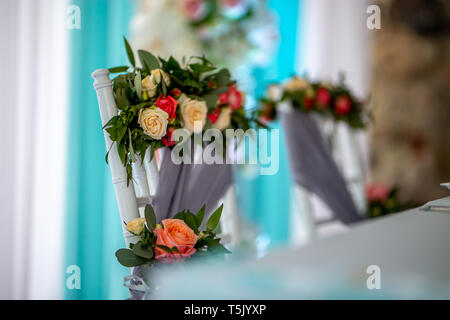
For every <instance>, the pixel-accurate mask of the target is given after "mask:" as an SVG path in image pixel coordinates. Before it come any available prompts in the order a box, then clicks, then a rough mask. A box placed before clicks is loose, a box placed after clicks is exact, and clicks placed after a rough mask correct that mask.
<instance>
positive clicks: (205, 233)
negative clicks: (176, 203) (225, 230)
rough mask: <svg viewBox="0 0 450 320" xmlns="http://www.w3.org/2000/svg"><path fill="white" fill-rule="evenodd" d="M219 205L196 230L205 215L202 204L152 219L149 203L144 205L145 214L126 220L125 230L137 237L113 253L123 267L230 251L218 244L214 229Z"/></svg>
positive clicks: (182, 259) (219, 214)
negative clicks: (191, 209) (191, 210)
mask: <svg viewBox="0 0 450 320" xmlns="http://www.w3.org/2000/svg"><path fill="white" fill-rule="evenodd" d="M222 208H223V205H222V206H220V207H219V208H218V209H217V210H216V211H214V212H213V213H212V215H211V216H210V217H209V219H208V220H207V222H206V224H205V229H203V230H202V231H200V228H201V226H202V224H203V218H204V215H205V206H203V207H202V208H201V209H200V210H199V212H197V213H196V214H193V213H192V212H189V211H181V212H179V213H177V214H176V215H175V216H174V217H173V219H165V220H162V222H161V224H157V223H156V216H155V212H154V211H153V208H152V206H150V205H147V206H146V208H145V218H137V219H134V220H132V221H129V222H128V223H127V224H126V227H127V230H128V231H130V232H131V233H133V234H134V235H136V236H138V237H139V241H138V242H136V243H134V244H130V248H129V249H119V250H117V251H116V257H117V260H118V261H119V263H120V264H122V265H123V266H125V267H137V266H141V265H153V264H156V263H161V264H166V263H175V262H182V261H185V260H186V259H187V258H191V257H192V258H198V257H204V256H205V255H207V256H218V255H224V254H227V253H230V251H228V250H227V249H225V247H224V246H222V244H220V240H221V239H220V238H218V237H217V235H216V234H215V233H214V230H215V229H216V227H217V225H218V224H219V221H220V217H221V215H222Z"/></svg>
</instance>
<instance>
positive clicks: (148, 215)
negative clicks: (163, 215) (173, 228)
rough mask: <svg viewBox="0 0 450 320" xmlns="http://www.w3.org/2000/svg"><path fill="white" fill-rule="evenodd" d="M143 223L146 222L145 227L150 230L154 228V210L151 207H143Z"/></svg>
mask: <svg viewBox="0 0 450 320" xmlns="http://www.w3.org/2000/svg"><path fill="white" fill-rule="evenodd" d="M145 221H147V226H148V227H149V228H150V230H153V229H155V228H156V215H155V210H153V207H152V206H151V205H149V204H148V205H147V206H145Z"/></svg>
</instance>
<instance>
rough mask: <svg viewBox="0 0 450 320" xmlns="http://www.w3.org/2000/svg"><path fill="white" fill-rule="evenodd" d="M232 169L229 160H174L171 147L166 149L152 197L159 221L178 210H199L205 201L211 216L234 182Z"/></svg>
mask: <svg viewBox="0 0 450 320" xmlns="http://www.w3.org/2000/svg"><path fill="white" fill-rule="evenodd" d="M232 181H233V172H232V168H231V165H227V164H205V163H202V164H194V163H193V164H186V163H182V164H175V163H174V162H173V161H172V159H171V155H170V151H169V150H168V149H164V154H163V159H162V163H161V169H160V173H159V185H158V188H157V190H156V195H155V197H154V199H153V203H152V204H153V207H154V209H155V214H156V218H157V220H158V221H161V220H163V219H167V218H171V217H173V216H174V215H175V214H176V213H177V212H179V211H182V210H190V211H192V212H194V213H195V212H197V211H198V210H200V208H201V207H202V206H203V205H204V204H206V211H205V212H206V214H205V218H207V217H208V215H209V214H210V213H212V211H213V210H215V209H216V206H217V204H218V202H219V201H220V199H221V198H222V197H223V196H224V195H225V192H226V191H227V190H228V188H229V187H230V186H231V184H232Z"/></svg>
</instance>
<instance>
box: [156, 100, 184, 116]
mask: <svg viewBox="0 0 450 320" xmlns="http://www.w3.org/2000/svg"><path fill="white" fill-rule="evenodd" d="M155 105H156V106H157V107H158V108H160V109H161V110H163V111H165V112H167V114H168V115H169V119H173V118H175V116H176V114H175V112H176V111H177V105H178V101H177V100H175V99H174V98H173V97H171V96H167V97H164V96H163V95H161V96H160V97H159V98H158V100H156V102H155Z"/></svg>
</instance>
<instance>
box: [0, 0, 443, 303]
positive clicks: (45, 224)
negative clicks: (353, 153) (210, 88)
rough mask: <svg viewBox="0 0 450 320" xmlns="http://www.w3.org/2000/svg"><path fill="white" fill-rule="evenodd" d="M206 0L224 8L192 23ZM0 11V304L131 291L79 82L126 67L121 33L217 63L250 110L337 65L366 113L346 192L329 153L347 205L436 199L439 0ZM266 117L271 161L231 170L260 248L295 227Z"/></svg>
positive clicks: (196, 2) (293, 198) (155, 2)
mask: <svg viewBox="0 0 450 320" xmlns="http://www.w3.org/2000/svg"><path fill="white" fill-rule="evenodd" d="M213 5H218V6H219V8H218V9H217V10H221V12H222V16H221V18H211V21H209V22H208V24H207V25H206V27H205V25H201V24H199V23H197V22H198V21H200V20H201V19H202V18H204V16H203V15H204V14H205V12H207V10H208V8H211V7H208V6H213ZM372 5H376V6H377V7H375V8H374V7H373V6H372ZM376 8H379V11H377V10H378V9H376ZM0 12H1V19H0V24H1V28H0V33H1V38H2V41H3V46H2V50H1V51H0V61H1V64H2V70H3V75H2V77H1V78H0V83H1V85H0V88H1V97H2V104H1V114H2V116H1V119H2V120H3V121H2V125H1V126H0V135H1V137H2V139H0V149H1V150H2V157H1V158H0V177H1V179H0V216H1V221H2V223H1V224H0V254H1V257H2V258H1V264H0V299H123V298H126V297H127V296H128V292H127V290H126V289H125V288H124V287H123V286H122V278H123V277H124V276H125V275H126V274H127V273H128V270H127V269H126V268H124V267H122V266H120V265H119V264H118V263H117V262H116V259H115V256H114V252H115V251H116V249H118V248H121V247H123V239H122V234H121V225H120V223H121V222H120V219H119V218H118V217H119V215H118V210H117V206H116V201H115V196H114V191H113V186H112V183H111V176H110V171H109V168H108V166H107V165H106V163H105V161H104V157H105V143H104V138H103V133H102V130H101V121H100V114H99V110H98V105H97V100H96V95H95V91H94V89H93V87H92V79H91V73H92V72H93V71H94V70H95V69H99V68H109V67H113V66H119V65H124V64H126V63H127V61H126V54H125V52H124V49H123V40H122V36H124V35H125V36H127V37H128V38H129V39H130V42H131V44H132V45H133V47H134V48H135V49H137V48H143V49H147V50H149V51H152V52H154V53H157V54H159V55H161V56H163V57H165V56H168V55H174V56H176V57H178V58H179V57H181V56H183V55H192V54H203V53H205V54H206V55H207V56H208V57H211V59H212V60H213V61H214V62H215V63H217V64H219V65H223V66H226V67H229V68H230V69H231V70H232V73H233V76H234V77H235V78H236V79H238V81H239V85H240V87H242V89H243V90H244V91H246V93H247V97H248V99H247V106H246V108H248V109H249V110H250V109H253V108H255V107H257V100H258V98H260V97H261V96H262V95H263V93H264V91H265V89H266V87H267V85H269V84H271V83H275V82H281V81H283V80H285V79H287V78H288V77H291V76H293V75H294V74H297V75H307V76H308V77H310V78H312V79H318V80H321V81H336V80H337V79H338V77H339V74H340V73H343V74H345V79H346V83H347V84H348V86H349V87H350V88H351V89H352V91H353V92H354V93H355V95H356V96H357V97H358V98H360V99H364V100H366V101H367V103H366V104H367V108H369V109H370V110H371V112H372V118H373V122H372V123H371V125H370V127H369V128H368V130H366V131H364V132H359V133H357V134H356V135H355V136H356V142H355V145H356V146H357V149H358V153H359V154H360V155H361V159H362V164H361V168H362V173H361V172H359V171H358V172H356V174H357V175H358V177H357V178H358V179H360V180H358V181H359V182H358V183H359V189H358V188H356V187H355V188H353V189H352V183H353V182H352V181H354V180H355V179H356V178H355V177H354V175H355V170H354V165H353V164H352V163H349V162H347V161H346V158H345V156H343V157H341V158H340V159H341V160H340V163H339V167H340V168H341V169H342V172H343V175H344V176H345V178H346V180H347V182H348V185H349V189H350V190H353V191H352V196H353V199H354V201H355V203H357V204H358V203H360V205H359V206H358V207H359V208H361V210H362V211H364V208H366V206H365V201H366V195H365V194H364V190H365V189H364V186H365V185H367V184H368V183H371V182H376V183H380V184H383V185H385V186H387V187H388V188H396V190H398V200H397V201H399V202H400V203H403V204H405V205H406V204H407V206H416V205H420V204H423V203H424V202H426V201H429V200H433V199H437V198H440V197H443V196H445V195H446V192H445V190H444V189H442V188H440V187H439V183H441V182H446V181H450V139H449V137H450V126H449V123H450V108H449V103H450V91H449V90H448V88H449V87H450V37H449V12H450V5H449V3H448V1H444V0H383V1H381V0H380V1H375V0H374V1H366V0H340V1H333V0H283V1H275V0H268V1H260V0H223V1H212V0H141V1H138V0H73V1H64V0H2V1H0ZM377 12H378V14H379V18H380V21H379V26H378V27H379V28H377V27H376V23H375V24H374V23H373V20H371V19H374V18H376V17H375V16H376V15H377ZM374 15H375V16H374ZM371 17H372V18H371ZM370 21H372V22H371V23H369V22H370ZM273 127H274V128H279V129H281V137H280V141H281V143H280V170H279V172H278V173H277V174H276V175H272V176H259V175H258V174H257V173H255V172H256V171H255V169H254V168H252V167H240V168H238V169H237V170H236V172H235V191H236V196H237V208H238V209H237V210H238V211H239V214H240V215H241V216H242V217H243V218H244V219H246V220H247V221H250V222H251V223H254V224H255V225H256V226H257V227H258V230H257V236H255V239H256V241H255V243H254V245H255V246H256V247H257V249H258V250H260V251H264V250H266V249H270V248H276V247H279V246H293V245H301V244H302V243H304V241H305V238H306V237H305V236H303V234H302V232H303V231H302V230H303V229H302V225H301V224H302V221H301V220H298V219H296V218H295V214H296V210H298V208H297V209H296V204H297V203H298V202H299V201H301V199H300V198H298V197H297V196H298V195H297V194H296V193H294V192H292V189H293V186H292V184H293V183H292V178H291V174H290V171H289V165H288V162H287V161H288V160H287V156H286V146H285V145H284V142H283V131H282V128H281V126H280V124H279V123H277V122H276V123H274V124H273ZM342 139H344V140H345V133H344V134H343V137H342ZM341 151H342V150H341ZM346 152H347V151H346V150H344V151H342V152H341V153H344V154H345V153H346ZM361 185H362V186H363V187H362V188H361ZM320 205H321V204H320V203H319V204H318V206H319V208H320ZM322 205H323V204H322ZM405 207H406V206H405ZM362 214H364V212H362ZM70 266H78V267H79V270H80V272H81V277H80V279H81V287H80V288H75V289H74V288H70V286H67V285H66V281H67V279H68V277H69V276H70V275H71V274H72V272H73V269H72V268H71V267H70Z"/></svg>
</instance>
